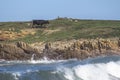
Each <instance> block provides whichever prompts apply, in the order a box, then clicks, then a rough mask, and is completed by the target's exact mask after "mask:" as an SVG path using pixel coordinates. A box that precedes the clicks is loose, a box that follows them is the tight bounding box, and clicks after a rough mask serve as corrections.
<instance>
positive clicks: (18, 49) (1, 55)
mask: <svg viewBox="0 0 120 80" xmlns="http://www.w3.org/2000/svg"><path fill="white" fill-rule="evenodd" d="M33 54H36V55H38V54H39V52H38V51H37V49H34V48H32V47H30V46H29V45H28V44H26V43H24V42H17V43H16V44H0V59H6V60H28V59H31V56H32V55H33Z"/></svg>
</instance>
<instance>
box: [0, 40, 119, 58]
mask: <svg viewBox="0 0 120 80" xmlns="http://www.w3.org/2000/svg"><path fill="white" fill-rule="evenodd" d="M32 55H34V59H40V58H42V57H44V56H46V57H48V58H49V59H70V58H78V59H85V58H88V57H96V56H106V55H120V40H119V39H91V40H85V39H84V40H82V39H81V40H70V41H57V42H48V43H44V42H43V43H34V44H31V45H29V44H26V43H24V42H17V43H15V44H0V59H6V60H29V59H31V57H32Z"/></svg>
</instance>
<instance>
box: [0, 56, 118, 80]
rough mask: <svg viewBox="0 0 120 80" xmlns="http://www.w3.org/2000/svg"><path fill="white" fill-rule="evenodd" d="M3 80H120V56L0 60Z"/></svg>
mask: <svg viewBox="0 0 120 80" xmlns="http://www.w3.org/2000/svg"><path fill="white" fill-rule="evenodd" d="M0 80H120V56H102V57H95V58H88V59H84V60H78V59H69V60H49V59H47V58H46V57H44V58H43V59H40V60H34V59H33V57H32V58H31V60H27V61H18V60H14V61H6V60H0Z"/></svg>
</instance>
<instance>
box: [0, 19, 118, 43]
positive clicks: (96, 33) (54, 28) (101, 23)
mask: <svg viewBox="0 0 120 80" xmlns="http://www.w3.org/2000/svg"><path fill="white" fill-rule="evenodd" d="M49 22H50V24H49V25H48V28H46V29H43V28H42V29H41V28H37V29H34V30H35V31H36V33H35V34H34V35H31V34H27V35H25V36H24V37H20V38H16V39H13V40H6V41H0V42H2V43H3V42H16V41H24V42H28V43H33V42H39V41H57V40H70V39H80V38H87V39H91V38H97V37H101V38H114V37H120V21H110V20H78V19H70V18H58V19H54V20H50V21H49ZM30 24H31V22H0V31H10V29H12V28H13V29H14V30H13V31H14V32H17V33H20V32H21V30H24V29H32V28H31V25H30ZM0 34H2V33H0Z"/></svg>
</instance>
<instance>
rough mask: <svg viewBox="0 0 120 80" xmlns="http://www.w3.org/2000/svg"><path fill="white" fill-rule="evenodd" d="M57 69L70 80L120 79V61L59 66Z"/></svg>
mask: <svg viewBox="0 0 120 80" xmlns="http://www.w3.org/2000/svg"><path fill="white" fill-rule="evenodd" d="M57 70H58V71H59V72H60V71H61V72H63V73H64V77H65V78H66V79H68V80H120V62H108V63H95V64H84V65H77V66H74V67H73V68H66V67H65V68H64V67H59V68H58V69H57Z"/></svg>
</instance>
